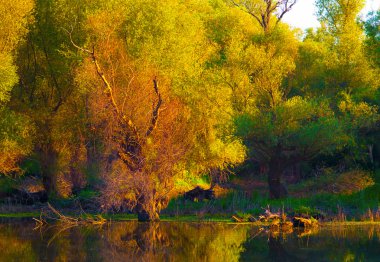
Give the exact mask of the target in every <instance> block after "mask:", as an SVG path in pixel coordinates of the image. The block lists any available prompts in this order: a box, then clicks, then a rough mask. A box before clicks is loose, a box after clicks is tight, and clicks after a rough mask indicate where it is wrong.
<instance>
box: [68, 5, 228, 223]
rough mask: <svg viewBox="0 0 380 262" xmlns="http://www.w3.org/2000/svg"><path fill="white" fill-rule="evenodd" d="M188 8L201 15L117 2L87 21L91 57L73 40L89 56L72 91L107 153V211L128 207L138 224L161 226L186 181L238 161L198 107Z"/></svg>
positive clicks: (203, 45)
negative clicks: (77, 89) (86, 107)
mask: <svg viewBox="0 0 380 262" xmlns="http://www.w3.org/2000/svg"><path fill="white" fill-rule="evenodd" d="M192 4H193V6H192V8H194V5H195V6H196V7H199V6H197V5H198V4H199V3H197V4H196V3H195V2H194V3H186V4H185V3H180V2H178V1H169V0H168V1H166V2H165V5H164V6H163V5H161V4H158V3H156V2H155V1H149V3H148V4H147V2H135V1H131V2H128V1H127V2H123V3H118V2H117V3H116V2H115V3H112V4H111V5H110V6H108V7H101V8H100V9H98V10H97V11H96V12H94V13H92V14H90V15H89V16H88V18H87V19H88V20H87V21H86V25H87V28H88V31H87V32H88V36H89V38H90V39H91V42H90V44H89V45H90V46H93V47H90V48H84V47H82V46H79V45H78V44H76V42H75V39H72V44H73V45H74V46H76V47H77V49H78V51H81V52H82V54H85V55H86V56H87V59H86V60H85V62H84V63H83V65H82V67H81V68H80V69H79V70H78V72H77V82H78V83H80V86H82V87H83V88H84V89H86V90H87V92H88V93H87V94H88V95H89V104H90V112H91V115H92V116H93V118H92V121H93V122H92V123H93V126H94V127H95V128H96V129H97V130H98V133H99V136H100V137H102V140H103V143H104V145H106V146H105V149H104V152H103V154H104V158H103V164H104V169H103V171H104V172H103V173H104V179H105V182H106V183H105V184H106V185H105V188H104V190H103V194H104V202H103V203H104V207H105V208H109V207H111V206H116V207H118V206H121V205H126V206H127V207H129V208H130V209H133V210H134V211H135V212H137V214H138V217H139V220H158V219H159V212H160V211H161V209H162V208H164V207H165V206H166V205H167V203H168V200H169V199H170V198H171V197H173V196H175V195H177V194H178V193H179V192H180V191H179V190H178V189H177V188H176V186H175V182H176V181H177V180H178V179H179V178H181V177H183V176H184V173H186V174H190V175H192V176H196V175H198V174H200V173H201V172H204V171H205V170H207V169H209V168H214V167H218V168H221V169H223V168H225V167H227V166H228V164H229V163H230V162H232V161H235V159H234V158H231V157H229V154H231V153H232V154H236V153H235V152H233V151H232V150H230V149H229V150H225V149H223V148H222V146H223V142H222V141H223V140H222V139H221V138H220V137H218V134H216V133H217V132H216V131H215V129H216V127H215V126H216V123H215V122H214V121H215V119H216V117H214V118H212V120H209V119H207V115H206V111H207V107H205V106H206V105H205V104H202V103H203V102H204V101H201V100H200V99H199V95H201V94H200V93H198V91H199V89H198V88H200V86H201V85H203V84H204V83H202V80H201V79H198V77H200V76H201V74H202V67H203V63H204V62H205V57H207V55H208V54H207V52H208V47H207V42H206V39H205V37H204V34H203V27H202V23H201V20H200V18H199V17H198V16H195V15H193V14H192V12H191V11H190V10H191V9H190V8H188V6H187V5H192ZM199 8H200V7H199ZM109 14H112V15H109ZM178 24H179V25H181V26H178ZM142 28H143V31H141V30H142ZM69 33H70V32H69ZM99 86H100V88H99ZM197 99H198V101H197ZM199 105H201V106H203V107H202V108H200V107H198V106H199ZM214 107H216V106H215V105H214ZM203 110H205V111H204V112H202V113H201V111H203ZM198 113H200V114H199V115H198ZM207 114H209V113H208V112H207ZM210 137H211V139H210ZM226 140H227V139H226ZM200 148H202V150H199V149H200ZM220 148H222V149H223V150H222V151H221V152H219V150H218V149H220ZM198 164H199V165H198Z"/></svg>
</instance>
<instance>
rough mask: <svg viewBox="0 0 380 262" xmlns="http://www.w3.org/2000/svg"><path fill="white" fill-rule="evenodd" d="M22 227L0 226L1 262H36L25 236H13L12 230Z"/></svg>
mask: <svg viewBox="0 0 380 262" xmlns="http://www.w3.org/2000/svg"><path fill="white" fill-rule="evenodd" d="M20 226H22V225H13V224H11V225H3V224H0V250H1V251H0V260H1V261H29V260H31V261H36V254H35V252H34V250H33V248H32V243H31V242H30V241H28V240H27V237H26V236H25V234H15V233H14V231H15V230H14V228H15V227H16V228H20Z"/></svg>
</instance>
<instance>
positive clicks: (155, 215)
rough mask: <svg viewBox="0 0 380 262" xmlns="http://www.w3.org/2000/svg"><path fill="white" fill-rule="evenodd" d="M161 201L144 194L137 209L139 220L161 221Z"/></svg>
mask: <svg viewBox="0 0 380 262" xmlns="http://www.w3.org/2000/svg"><path fill="white" fill-rule="evenodd" d="M160 207H161V202H160V201H159V200H157V199H152V198H149V197H145V196H142V197H141V198H140V200H139V203H138V204H137V206H136V208H135V210H136V212H137V220H138V221H139V222H150V221H160V211H161V208H160Z"/></svg>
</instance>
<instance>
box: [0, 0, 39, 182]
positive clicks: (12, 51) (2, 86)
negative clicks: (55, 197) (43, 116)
mask: <svg viewBox="0 0 380 262" xmlns="http://www.w3.org/2000/svg"><path fill="white" fill-rule="evenodd" d="M33 7H34V3H33V1H31V0H25V1H14V2H12V3H7V2H6V1H1V2H0V14H1V17H2V19H1V21H0V75H1V79H0V174H15V173H18V172H19V171H20V169H19V167H18V164H19V161H20V160H21V159H22V158H23V157H25V156H26V155H28V154H29V153H30V151H31V149H32V139H31V136H32V134H33V129H34V128H33V124H32V123H31V121H30V119H29V118H27V117H26V116H25V115H23V114H19V113H16V112H14V111H12V110H10V107H9V100H10V98H11V93H12V89H13V88H14V87H15V85H16V84H17V83H18V82H19V77H18V75H17V66H16V65H15V62H14V61H15V58H16V57H17V55H18V54H17V52H16V51H17V47H18V46H19V45H20V42H22V41H23V38H24V36H25V34H26V33H27V31H28V30H27V28H28V24H29V23H30V22H32V20H33V19H32V15H31V12H32V10H33Z"/></svg>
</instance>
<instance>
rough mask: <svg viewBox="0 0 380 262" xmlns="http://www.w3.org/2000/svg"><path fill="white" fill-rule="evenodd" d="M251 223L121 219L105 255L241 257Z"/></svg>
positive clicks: (204, 258) (178, 258)
mask: <svg viewBox="0 0 380 262" xmlns="http://www.w3.org/2000/svg"><path fill="white" fill-rule="evenodd" d="M247 230H248V226H235V225H226V224H215V223H213V224H211V223H210V224H208V223H201V224H199V223H163V222H161V223H137V222H133V223H128V224H125V223H124V224H123V223H118V224H114V225H113V226H112V228H110V229H109V232H108V234H109V237H108V239H107V241H105V242H104V245H105V246H104V248H102V252H103V254H102V257H103V258H107V257H113V258H114V259H115V258H117V259H120V260H124V259H126V260H128V259H130V260H133V259H138V260H143V261H162V260H173V261H187V260H191V261H199V260H201V261H238V260H239V257H240V253H241V252H242V251H244V249H243V246H242V244H243V243H244V241H246V239H247Z"/></svg>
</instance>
